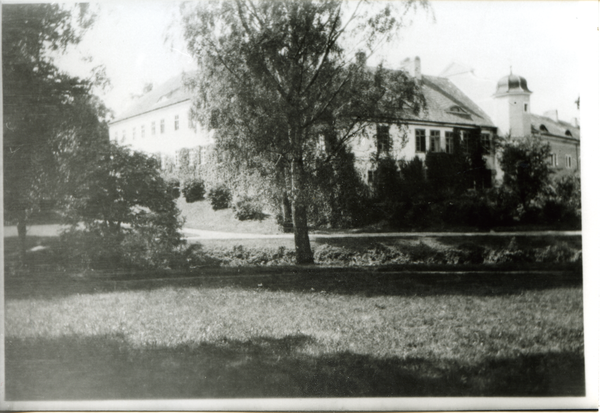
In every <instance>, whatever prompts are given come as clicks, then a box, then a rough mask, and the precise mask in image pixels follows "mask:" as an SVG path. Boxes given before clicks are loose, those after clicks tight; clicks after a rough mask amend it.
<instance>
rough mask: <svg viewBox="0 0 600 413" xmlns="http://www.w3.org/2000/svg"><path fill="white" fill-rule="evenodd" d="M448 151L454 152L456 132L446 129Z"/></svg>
mask: <svg viewBox="0 0 600 413" xmlns="http://www.w3.org/2000/svg"><path fill="white" fill-rule="evenodd" d="M445 136H446V153H454V133H452V132H450V131H446V134H445Z"/></svg>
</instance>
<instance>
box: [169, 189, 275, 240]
mask: <svg viewBox="0 0 600 413" xmlns="http://www.w3.org/2000/svg"><path fill="white" fill-rule="evenodd" d="M177 207H178V208H179V210H180V211H181V216H182V217H184V218H185V224H184V226H185V227H186V228H194V229H203V230H207V231H224V232H237V233H252V234H279V233H280V232H279V228H278V227H277V223H276V222H275V217H273V216H267V218H265V219H264V220H262V221H239V220H237V219H236V218H235V216H234V215H233V210H232V209H231V208H227V209H221V210H218V211H214V210H213V209H212V207H211V205H210V201H208V200H205V201H199V202H193V203H191V204H188V203H187V202H185V198H183V197H181V198H179V199H178V200H177Z"/></svg>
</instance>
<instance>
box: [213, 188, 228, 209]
mask: <svg viewBox="0 0 600 413" xmlns="http://www.w3.org/2000/svg"><path fill="white" fill-rule="evenodd" d="M208 199H210V204H211V205H212V209H214V210H215V211H217V210H219V209H226V208H229V203H230V202H231V192H230V191H229V189H227V188H226V187H225V186H223V185H221V186H218V187H216V188H212V189H211V190H210V191H209V192H208Z"/></svg>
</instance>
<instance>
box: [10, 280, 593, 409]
mask: <svg viewBox="0 0 600 413" xmlns="http://www.w3.org/2000/svg"><path fill="white" fill-rule="evenodd" d="M197 281H198V284H194V282H192V281H190V280H183V281H180V282H178V281H176V280H173V281H171V282H166V283H164V284H161V285H155V284H152V283H148V282H147V281H140V282H138V283H137V284H126V283H122V284H121V285H119V288H118V290H117V291H112V292H107V291H104V292H98V293H91V291H88V292H85V291H80V293H79V294H64V293H63V294H51V293H50V290H48V291H47V294H44V291H43V290H42V292H41V293H39V294H31V295H30V296H11V291H10V286H7V288H8V291H7V294H8V299H7V301H6V360H7V364H6V383H7V384H6V389H7V390H6V391H7V393H6V395H7V399H8V400H16V399H37V400H44V399H65V400H69V399H78V398H82V399H94V398H98V399H106V398H157V397H158V398H197V397H208V398H210V397H325V396H328V397H334V396H339V397H360V396H362V397H366V396H480V395H481V396H542V395H544V396H558V395H563V396H568V395H582V394H583V391H584V387H583V386H584V379H583V326H582V319H583V316H582V311H583V310H582V291H581V279H580V277H579V276H577V275H571V276H569V275H555V276H551V275H542V274H537V275H536V274H532V275H531V276H528V275H523V274H522V275H520V276H516V275H514V274H502V273H499V274H496V275H490V274H487V275H482V274H471V275H468V274H467V275H464V274H463V275H459V274H457V275H451V274H450V275H448V274H418V273H405V274H387V273H372V272H369V273H366V272H361V273H350V272H346V273H344V272H341V273H337V272H331V271H330V272H329V273H327V272H326V271H325V272H321V273H316V274H312V275H311V274H310V272H308V271H307V272H306V273H303V274H297V275H294V274H293V273H289V274H285V273H280V274H271V275H268V274H266V275H264V274H263V275H261V274H260V273H258V272H255V273H254V274H250V275H248V276H233V277H213V278H202V277H199V278H197ZM59 287H60V286H57V288H56V292H58V291H59V290H60V288H59ZM115 287H116V284H115Z"/></svg>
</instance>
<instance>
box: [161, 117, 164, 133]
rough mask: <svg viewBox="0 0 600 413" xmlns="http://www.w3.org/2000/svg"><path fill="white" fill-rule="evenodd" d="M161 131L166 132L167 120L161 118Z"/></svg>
mask: <svg viewBox="0 0 600 413" xmlns="http://www.w3.org/2000/svg"><path fill="white" fill-rule="evenodd" d="M160 133H165V120H164V119H161V120H160Z"/></svg>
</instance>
